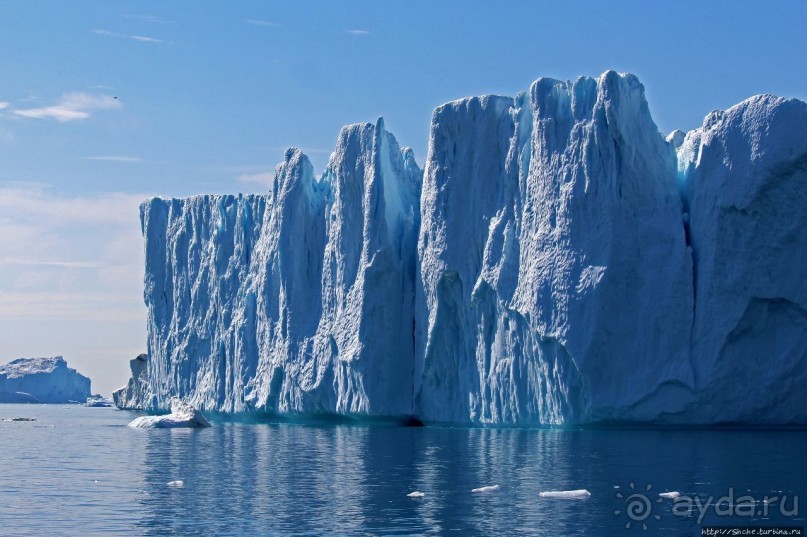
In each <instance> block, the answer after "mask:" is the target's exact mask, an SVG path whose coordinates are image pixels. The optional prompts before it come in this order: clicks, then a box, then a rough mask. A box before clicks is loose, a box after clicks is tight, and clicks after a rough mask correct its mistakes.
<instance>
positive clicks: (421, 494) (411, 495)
mask: <svg viewBox="0 0 807 537" xmlns="http://www.w3.org/2000/svg"><path fill="white" fill-rule="evenodd" d="M425 495H426V493H425V492H420V491H419V490H416V491H414V492H410V493H409V494H407V496H408V497H409V498H422V497H424V496H425Z"/></svg>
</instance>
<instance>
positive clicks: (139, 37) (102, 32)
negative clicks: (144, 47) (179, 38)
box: [91, 29, 171, 45]
mask: <svg viewBox="0 0 807 537" xmlns="http://www.w3.org/2000/svg"><path fill="white" fill-rule="evenodd" d="M91 32H92V33H94V34H98V35H105V36H107V37H119V38H123V39H131V40H133V41H140V42H141V43H153V44H155V45H170V44H171V42H170V41H165V40H164V39H157V38H156V37H150V36H147V35H133V34H123V33H120V32H113V31H111V30H98V29H96V30H91Z"/></svg>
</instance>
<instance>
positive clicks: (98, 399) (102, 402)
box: [84, 395, 113, 408]
mask: <svg viewBox="0 0 807 537" xmlns="http://www.w3.org/2000/svg"><path fill="white" fill-rule="evenodd" d="M112 405H113V403H112V401H110V400H108V399H104V398H103V397H102V396H100V395H92V396H90V397H88V398H87V402H85V403H84V406H87V407H92V408H110V407H111V406H112Z"/></svg>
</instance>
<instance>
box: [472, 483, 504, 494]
mask: <svg viewBox="0 0 807 537" xmlns="http://www.w3.org/2000/svg"><path fill="white" fill-rule="evenodd" d="M494 490H499V485H489V486H487V487H479V488H478V489H472V490H471V492H493V491H494Z"/></svg>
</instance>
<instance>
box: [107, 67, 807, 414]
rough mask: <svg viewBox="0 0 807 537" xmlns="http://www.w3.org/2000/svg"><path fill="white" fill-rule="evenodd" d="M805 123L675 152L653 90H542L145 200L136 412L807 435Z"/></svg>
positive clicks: (788, 116)
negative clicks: (176, 399)
mask: <svg viewBox="0 0 807 537" xmlns="http://www.w3.org/2000/svg"><path fill="white" fill-rule="evenodd" d="M804 199H807V104H805V103H804V102H801V101H798V100H794V99H782V98H778V97H773V96H770V95H761V96H757V97H752V98H750V99H748V100H746V101H744V102H742V103H740V104H738V105H736V106H734V107H732V108H730V109H729V110H726V111H716V112H713V113H711V114H709V115H708V116H707V117H706V119H705V121H704V123H703V125H702V126H701V127H699V128H697V129H694V130H692V131H690V132H688V133H683V132H681V131H676V132H673V133H671V134H670V135H669V136H668V137H666V138H665V136H663V135H662V134H660V133H659V132H658V128H657V127H656V125H655V123H654V122H653V119H652V117H651V115H650V110H649V107H648V104H647V102H646V100H645V93H644V87H643V86H642V84H641V83H640V82H639V80H638V79H637V78H636V77H635V76H633V75H630V74H619V73H616V72H613V71H608V72H606V73H604V74H602V75H601V76H600V77H598V78H587V77H581V78H578V79H577V80H575V81H562V80H553V79H549V78H541V79H539V80H537V81H535V82H534V83H533V84H532V85H531V86H530V88H529V90H528V91H526V92H524V93H521V94H519V95H517V96H515V97H513V98H511V97H500V96H484V97H472V98H467V99H462V100H458V101H454V102H451V103H447V104H445V105H443V106H440V107H438V108H437V109H436V110H435V111H434V114H433V116H432V121H431V130H430V138H429V149H428V154H427V156H426V160H425V166H424V169H423V170H422V171H421V170H420V168H419V167H418V165H417V164H416V163H415V159H414V154H413V152H412V151H411V150H410V149H406V148H403V149H402V148H400V147H399V145H398V143H397V141H396V140H395V138H394V137H393V136H392V135H391V134H390V133H388V132H387V131H386V130H385V127H384V123H383V121H380V120H379V121H378V122H377V123H376V124H375V125H373V124H358V125H351V126H348V127H345V128H344V129H342V132H341V133H340V135H339V138H338V141H337V146H336V150H335V151H334V153H333V154H332V156H331V159H330V161H329V163H328V166H327V168H326V170H325V172H324V173H323V174H322V176H321V177H319V178H317V177H316V176H315V175H314V170H313V167H312V166H311V164H310V162H309V161H308V159H307V158H306V157H305V155H303V154H302V152H301V151H300V150H296V149H290V150H289V151H287V152H286V154H285V158H284V161H283V162H282V163H281V164H280V165H279V166H278V167H277V169H276V173H275V179H274V182H273V184H272V185H271V187H270V189H269V191H268V192H267V193H266V194H264V195H252V196H241V195H239V196H195V197H191V198H187V199H160V198H155V199H151V200H148V201H146V202H145V203H143V205H142V206H141V225H142V230H143V235H144V238H145V250H146V271H145V292H144V296H145V301H146V306H147V308H148V359H146V358H145V357H143V358H142V359H140V358H138V359H137V361H133V363H132V373H133V377H132V381H130V383H129V384H128V385H127V386H126V387H125V388H123V389H122V390H120V391H119V392H117V393H116V399H115V401H116V404H118V405H119V406H122V407H129V408H132V407H136V408H144V409H152V410H153V409H164V408H166V407H167V405H168V401H169V399H170V398H171V397H172V396H180V397H182V398H183V399H185V400H188V401H189V402H191V403H192V404H193V405H195V406H196V407H198V408H201V409H203V410H213V411H224V412H251V411H258V412H266V413H272V414H281V415H323V414H327V415H334V414H336V415H351V416H360V417H361V416H373V417H397V418H401V417H406V416H412V417H415V418H416V419H418V420H422V421H424V422H427V423H428V422H449V423H470V424H512V425H526V426H530V425H538V424H554V425H561V424H570V423H592V422H603V421H606V422H614V421H617V422H620V421H621V422H624V421H628V422H643V423H683V424H715V423H743V424H765V425H770V424H807V391H805V390H803V389H800V387H801V386H804V385H807V284H806V283H805V279H804V277H803V274H804V273H805V270H807V205H805V204H804V203H803V200H804Z"/></svg>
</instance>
